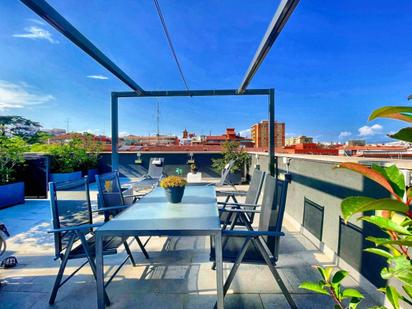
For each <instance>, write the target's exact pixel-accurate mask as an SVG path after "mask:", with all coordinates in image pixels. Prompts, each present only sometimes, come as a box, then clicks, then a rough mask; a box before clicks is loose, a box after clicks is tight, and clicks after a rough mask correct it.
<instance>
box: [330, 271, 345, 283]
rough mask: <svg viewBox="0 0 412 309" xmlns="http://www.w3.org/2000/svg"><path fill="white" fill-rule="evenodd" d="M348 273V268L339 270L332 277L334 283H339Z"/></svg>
mask: <svg viewBox="0 0 412 309" xmlns="http://www.w3.org/2000/svg"><path fill="white" fill-rule="evenodd" d="M347 275H348V272H347V271H346V270H338V271H337V272H336V273H335V274H334V275H333V278H332V284H338V283H340V282H341V281H342V280H343V279H345V277H346V276H347Z"/></svg>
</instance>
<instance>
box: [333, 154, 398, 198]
mask: <svg viewBox="0 0 412 309" xmlns="http://www.w3.org/2000/svg"><path fill="white" fill-rule="evenodd" d="M338 168H345V169H348V170H351V171H354V172H357V173H360V174H362V175H363V176H365V177H367V178H369V179H371V180H373V181H375V182H376V183H378V184H379V185H381V186H382V187H384V188H385V189H386V190H388V191H389V192H390V193H391V194H392V195H396V193H395V191H394V190H393V188H392V186H391V184H390V183H389V181H388V180H387V179H386V177H385V176H383V175H381V174H380V173H379V172H378V171H375V170H373V169H372V168H369V167H367V166H365V165H362V164H359V163H351V162H346V163H341V164H339V165H338Z"/></svg>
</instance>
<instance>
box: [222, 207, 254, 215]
mask: <svg viewBox="0 0 412 309" xmlns="http://www.w3.org/2000/svg"><path fill="white" fill-rule="evenodd" d="M219 210H220V211H224V212H241V213H251V212H253V213H257V214H258V213H260V210H256V209H239V208H221V209H219Z"/></svg>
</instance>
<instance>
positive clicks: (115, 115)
mask: <svg viewBox="0 0 412 309" xmlns="http://www.w3.org/2000/svg"><path fill="white" fill-rule="evenodd" d="M111 108H112V171H117V170H118V169H119V153H118V145H119V99H118V97H117V95H116V94H114V93H112V105H111Z"/></svg>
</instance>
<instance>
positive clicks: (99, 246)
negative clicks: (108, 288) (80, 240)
mask: <svg viewBox="0 0 412 309" xmlns="http://www.w3.org/2000/svg"><path fill="white" fill-rule="evenodd" d="M96 273H97V274H96V275H97V276H96V283H97V308H99V309H104V308H105V307H106V306H105V302H104V276H103V237H102V235H101V234H100V233H96Z"/></svg>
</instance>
